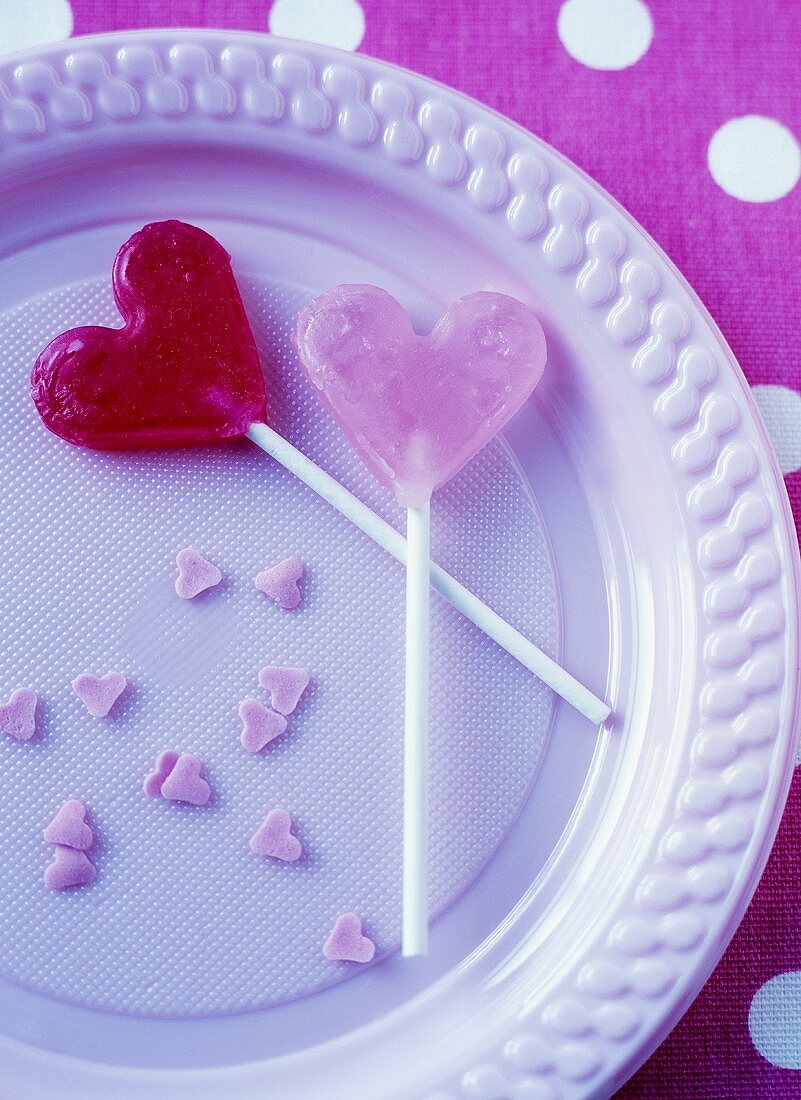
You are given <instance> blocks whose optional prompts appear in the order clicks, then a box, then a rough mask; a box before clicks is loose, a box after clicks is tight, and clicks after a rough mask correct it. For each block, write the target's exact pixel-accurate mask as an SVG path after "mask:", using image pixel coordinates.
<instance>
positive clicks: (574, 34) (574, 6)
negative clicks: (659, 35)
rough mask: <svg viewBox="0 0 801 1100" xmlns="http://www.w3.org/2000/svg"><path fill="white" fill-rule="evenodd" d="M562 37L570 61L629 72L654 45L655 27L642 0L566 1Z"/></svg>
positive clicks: (562, 11) (560, 28)
mask: <svg viewBox="0 0 801 1100" xmlns="http://www.w3.org/2000/svg"><path fill="white" fill-rule="evenodd" d="M557 30H558V32H559V37H560V38H561V40H562V45H563V46H564V47H565V49H566V50H567V52H568V53H569V54H570V56H571V57H574V58H575V59H576V61H580V62H581V63H582V65H588V66H589V67H590V68H591V69H626V68H628V66H629V65H633V64H634V63H635V61H639V60H640V58H641V57H642V56H643V54H644V53H645V52H646V51H647V49H648V47H649V46H650V45H651V39H652V38H653V36H654V24H653V21H652V20H651V13H650V12H649V10H648V8H647V7H646V6H645V4H644V3H643V2H642V0H566V3H564V4H562V7H561V8H560V10H559V21H558V23H557Z"/></svg>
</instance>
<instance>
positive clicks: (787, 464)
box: [0, 0, 801, 1100]
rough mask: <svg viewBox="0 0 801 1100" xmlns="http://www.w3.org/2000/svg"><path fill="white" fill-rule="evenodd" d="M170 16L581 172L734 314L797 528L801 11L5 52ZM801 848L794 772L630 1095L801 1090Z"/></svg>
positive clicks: (402, 18)
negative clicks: (478, 109) (317, 67)
mask: <svg viewBox="0 0 801 1100" xmlns="http://www.w3.org/2000/svg"><path fill="white" fill-rule="evenodd" d="M12 9H13V14H11V17H10V22H8V21H7V14H8V13H9V12H11V11H12ZM4 21H6V22H4ZM165 23H169V24H171V25H174V26H179V25H180V26H193V25H205V26H216V27H232V28H242V29H247V30H260V31H266V30H268V29H270V28H272V29H273V30H274V31H275V32H276V33H283V34H290V35H295V36H297V37H311V38H317V39H319V40H322V41H329V42H331V43H332V44H335V45H341V46H343V47H345V48H349V49H356V48H358V49H362V50H364V51H366V52H367V53H370V54H373V55H375V56H376V57H380V58H384V59H386V60H389V61H394V62H397V63H399V64H401V65H406V66H408V67H410V68H412V69H416V70H418V71H420V72H422V73H425V74H427V75H429V76H432V77H436V78H437V79H439V80H443V81H445V82H446V83H448V84H451V85H453V86H455V87H456V88H459V89H461V90H463V91H465V92H468V93H469V94H470V95H473V96H476V97H477V98H479V99H481V100H483V101H484V102H485V103H488V104H490V105H491V106H492V107H496V108H497V109H498V110H500V111H502V112H504V113H505V114H507V115H509V116H510V117H511V118H513V119H516V120H517V121H518V122H521V123H522V124H523V125H524V126H527V127H529V128H530V129H531V130H533V131H535V132H536V133H537V134H539V135H541V136H542V137H544V138H545V139H546V140H547V141H549V142H551V144H553V145H554V146H556V148H557V149H560V150H561V151H562V152H563V153H565V154H566V155H567V156H568V157H570V158H571V159H572V160H573V161H575V162H576V163H577V164H579V165H580V166H581V167H582V168H584V169H586V171H587V172H589V173H590V174H591V175H592V176H593V177H594V178H595V179H596V180H598V181H599V182H600V183H602V184H603V185H604V187H606V188H607V189H608V190H609V191H610V192H611V193H612V194H613V195H614V196H615V197H616V198H618V199H619V200H620V201H621V202H622V203H623V205H624V206H626V207H627V208H628V209H629V210H630V211H631V212H632V214H633V215H634V216H635V217H636V218H637V219H638V220H639V221H640V222H641V223H642V224H643V225H644V226H645V228H646V229H647V230H648V231H649V232H650V233H651V234H652V235H653V236H654V237H655V238H656V240H657V241H658V242H659V244H661V245H662V247H663V248H664V249H665V250H666V251H667V253H668V254H669V255H670V256H671V257H672V258H673V259H674V260H675V262H676V263H677V265H678V266H679V268H680V269H681V270H682V271H683V272H684V274H685V275H686V276H687V277H688V279H689V280H690V282H691V283H692V284H693V286H694V287H695V289H696V290H697V291H698V293H699V294H700V296H701V298H702V299H703V300H704V301H705V302H706V304H707V306H708V307H709V309H710V310H711V312H712V314H713V315H714V317H715V318H716V320H717V321H718V323H719V325H720V327H721V328H722V330H723V332H724V334H725V335H726V337H727V338H728V340H729V342H730V344H731V345H732V347H733V349H734V351H735V353H736V355H737V357H738V359H739V361H740V363H741V364H742V365H743V367H744V369H745V371H746V373H747V375H748V377H749V380H750V381H751V383H752V384H754V385H755V386H756V387H757V396H758V400H759V402H760V405H761V407H762V409H763V412H764V415H765V417H766V420H767V422H768V427H769V429H770V430H771V431H772V433H773V437H774V441H775V443H776V447H777V451H778V453H779V457H780V460H781V462H782V465H783V468H784V470H785V472H786V473H787V482H788V488H789V490H790V496H791V499H792V501H793V506H794V508H795V510H796V519H797V521H798V519H799V517H801V474H800V473H799V472H798V469H799V467H801V397H800V396H799V394H798V392H797V391H798V390H801V355H800V354H799V349H798V347H797V345H796V335H797V333H796V329H797V328H798V327H799V321H800V320H801V281H800V279H799V272H801V248H800V246H801V186H797V183H798V176H799V172H801V155H800V154H799V146H798V140H797V136H798V135H801V17H800V16H799V11H798V8H797V5H796V3H794V2H793V0H759V2H758V3H756V2H754V0H568V2H567V3H565V4H562V3H561V0H361V4H360V3H359V2H358V0H275V2H274V3H273V4H272V6H271V4H270V0H172V2H170V3H165V2H164V0H35V2H34V0H5V7H4V9H3V16H2V19H0V51H3V50H7V49H12V48H17V47H19V46H22V45H28V44H35V43H36V42H45V41H49V40H51V39H53V38H59V37H64V36H66V35H68V34H69V33H70V30H71V29H72V30H73V33H75V34H86V33H90V32H95V31H108V30H118V29H122V28H131V27H148V26H161V25H164V24H165ZM753 116H756V117H753ZM800 843H801V779H799V777H798V776H797V777H796V780H795V782H794V784H793V788H792V791H791V795H790V802H789V805H788V808H787V812H786V814H785V818H784V823H783V826H782V829H781V833H780V836H779V840H778V843H777V845H776V848H775V850H774V853H773V856H772V858H771V861H770V864H769V866H768V869H767V872H766V874H765V876H764V878H763V880H762V884H761V886H760V888H759V890H758V892H757V895H756V898H755V900H754V902H753V904H752V905H751V907H750V909H749V911H748V914H747V916H746V918H745V920H744V921H743V924H742V926H741V927H740V930H739V931H738V933H737V935H736V936H735V939H734V941H733V943H732V945H731V947H730V948H729V950H728V952H727V953H726V956H725V958H724V959H723V961H722V962H721V964H720V965H719V966H718V968H717V970H716V971H715V973H714V974H713V976H712V978H711V979H710V980H709V983H708V984H707V986H706V988H705V989H704V991H703V993H702V994H701V996H700V997H699V998H698V1000H697V1001H696V1002H695V1004H694V1005H693V1006H692V1008H691V1009H690V1011H689V1012H688V1013H687V1015H686V1016H685V1018H684V1019H683V1020H682V1022H681V1023H680V1024H679V1026H678V1027H677V1028H676V1029H675V1031H674V1032H673V1034H672V1035H671V1036H670V1037H669V1038H668V1040H667V1041H666V1042H665V1043H664V1044H663V1045H662V1047H661V1048H660V1049H659V1050H658V1051H657V1053H656V1054H654V1056H653V1057H652V1058H651V1059H650V1061H649V1062H648V1063H647V1064H646V1066H645V1067H644V1068H643V1069H642V1070H641V1071H640V1072H639V1073H638V1074H637V1076H636V1077H635V1078H634V1079H633V1081H631V1082H630V1083H629V1085H627V1086H626V1087H625V1088H624V1089H623V1090H622V1093H621V1095H622V1096H625V1097H637V1098H641V1100H642V1098H651V1097H653V1098H654V1100H672V1098H681V1100H688V1098H692V1097H704V1098H706V1097H716V1098H717V1100H725V1098H732V1100H733V1098H737V1100H755V1098H756V1097H759V1096H766V1097H784V1096H786V1097H790V1096H794V1097H799V1096H801V1072H799V1070H801V919H800V918H801V912H800V910H801V900H800V899H801V893H799V880H800V874H801V855H799V845H800Z"/></svg>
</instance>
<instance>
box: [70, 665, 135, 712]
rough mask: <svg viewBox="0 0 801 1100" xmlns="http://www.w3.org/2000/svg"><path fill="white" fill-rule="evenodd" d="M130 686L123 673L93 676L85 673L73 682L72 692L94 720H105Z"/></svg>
mask: <svg viewBox="0 0 801 1100" xmlns="http://www.w3.org/2000/svg"><path fill="white" fill-rule="evenodd" d="M127 686H128V681H127V680H126V679H125V677H124V676H123V674H122V673H121V672H107V673H106V675H105V676H93V675H92V674H91V673H90V672H84V673H82V674H81V675H80V676H76V678H75V679H74V680H73V681H72V690H73V691H74V692H75V694H76V695H77V696H78V698H79V699H80V700H81V702H82V703H83V705H84V706H85V707H86V709H87V710H88V711H89V713H90V714H91V715H92V716H93V717H94V718H105V717H106V715H107V714H108V712H109V711H110V710H111V708H112V707H113V706H114V704H115V703H116V702H117V700H118V699H119V697H120V696H121V695H122V693H123V692H124V691H125V689H126V687H127Z"/></svg>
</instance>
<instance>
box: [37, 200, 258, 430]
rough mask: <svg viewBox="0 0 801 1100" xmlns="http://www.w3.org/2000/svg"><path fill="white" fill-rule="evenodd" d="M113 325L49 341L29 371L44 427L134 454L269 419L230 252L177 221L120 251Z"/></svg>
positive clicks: (155, 227)
mask: <svg viewBox="0 0 801 1100" xmlns="http://www.w3.org/2000/svg"><path fill="white" fill-rule="evenodd" d="M112 280H113V288H114V298H115V301H116V303H117V308H118V309H119V311H120V313H121V314H122V317H123V320H124V322H125V325H124V327H123V328H121V329H111V328H102V327H99V326H95V327H82V328H75V329H70V330H69V331H68V332H63V333H61V335H60V336H57V337H56V338H55V339H54V340H52V341H51V342H50V343H49V344H48V345H47V347H46V348H45V349H44V350H43V351H42V352H41V353H40V355H39V357H38V359H37V360H36V363H35V365H34V368H33V370H32V372H31V395H32V397H33V400H34V402H35V404H36V408H37V409H38V411H39V415H40V416H41V417H42V420H43V421H44V423H45V424H46V425H47V427H48V428H49V429H50V430H51V431H52V432H54V433H55V434H56V435H59V436H61V437H62V439H66V440H68V441H69V442H70V443H76V444H79V445H81V446H83V447H95V448H99V449H105V450H138V449H142V448H146V447H178V446H187V445H189V444H205V443H215V442H220V441H224V440H227V439H234V438H237V437H239V436H242V435H244V434H245V432H246V431H247V429H248V426H249V425H250V424H251V423H253V421H256V420H264V419H265V418H266V414H267V408H266V394H265V389H264V377H263V375H262V372H261V366H260V363H259V356H258V352H257V350H256V344H255V341H254V339H253V333H252V332H251V329H250V325H249V324H248V320H247V317H246V315H245V308H244V306H243V304H242V299H241V297H240V294H239V289H238V287H237V285H236V282H235V280H234V276H233V272H232V271H231V262H230V257H229V256H228V253H227V252H226V251H225V249H224V248H223V247H222V245H220V244H219V243H218V242H217V241H216V240H215V239H214V238H213V237H211V236H209V234H208V233H204V232H203V230H202V229H198V228H197V227H196V226H193V225H187V224H186V223H185V222H180V221H165V222H153V223H151V224H150V225H146V226H145V227H144V228H143V229H141V230H140V231H139V232H138V233H134V235H133V236H132V237H131V238H130V240H129V241H127V242H126V243H125V244H124V245H123V246H122V248H121V249H120V250H119V252H118V253H117V257H116V259H115V261H114V271H113V276H112Z"/></svg>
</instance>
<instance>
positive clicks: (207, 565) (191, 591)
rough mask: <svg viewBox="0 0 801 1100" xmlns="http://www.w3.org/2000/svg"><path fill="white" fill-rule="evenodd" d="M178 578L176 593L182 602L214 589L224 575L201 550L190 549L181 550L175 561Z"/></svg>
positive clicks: (176, 579) (176, 580)
mask: <svg viewBox="0 0 801 1100" xmlns="http://www.w3.org/2000/svg"><path fill="white" fill-rule="evenodd" d="M175 564H176V565H177V566H178V576H177V577H176V578H175V591H176V592H177V593H178V595H179V596H180V597H181V599H182V600H193V599H194V598H195V596H199V595H200V593H201V592H205V591H206V590H207V589H208V588H214V586H215V585H218V584H219V583H220V581H221V580H222V573H221V572H220V570H219V569H218V568H217V566H216V565H213V564H212V563H211V562H210V561H209V560H208V559H207V558H204V557H203V555H202V554H201V553H200V551H199V550H193V549H192V548H191V547H188V548H187V549H186V550H179V551H178V555H177V557H176V559H175Z"/></svg>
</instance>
